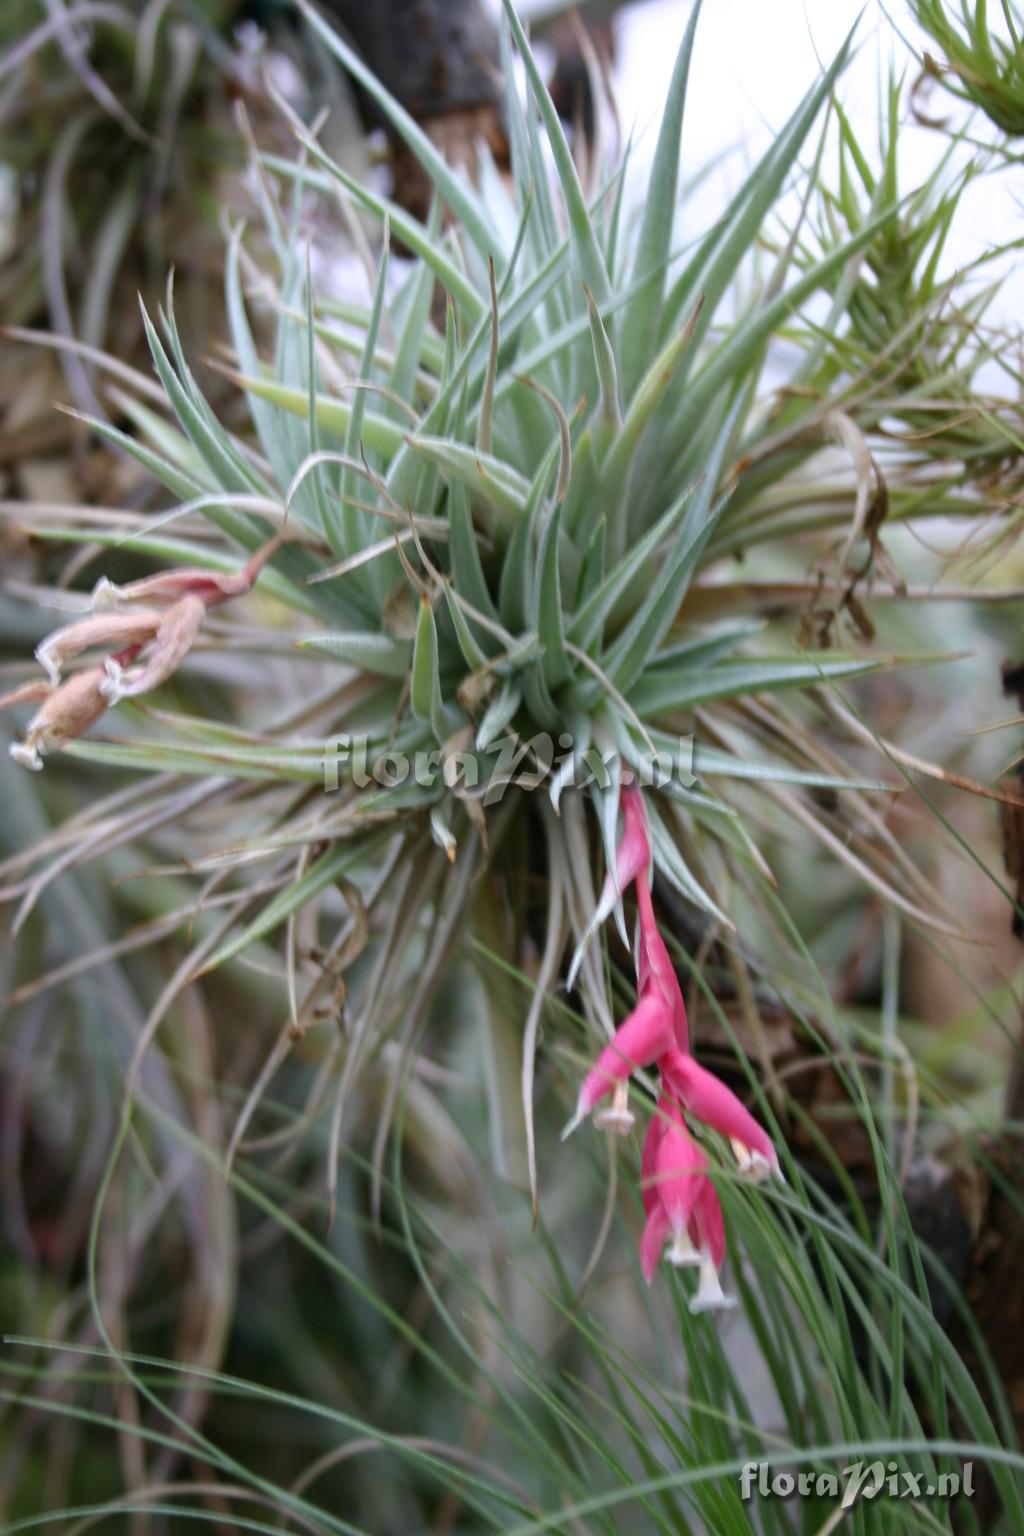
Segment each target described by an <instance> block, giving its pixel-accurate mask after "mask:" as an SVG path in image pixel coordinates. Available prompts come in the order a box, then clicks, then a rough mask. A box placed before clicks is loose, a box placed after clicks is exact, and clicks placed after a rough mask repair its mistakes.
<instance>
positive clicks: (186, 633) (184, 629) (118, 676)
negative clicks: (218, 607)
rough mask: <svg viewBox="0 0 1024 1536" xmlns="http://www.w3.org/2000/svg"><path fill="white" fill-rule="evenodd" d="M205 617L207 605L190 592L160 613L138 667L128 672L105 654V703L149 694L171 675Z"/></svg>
mask: <svg viewBox="0 0 1024 1536" xmlns="http://www.w3.org/2000/svg"><path fill="white" fill-rule="evenodd" d="M205 617H206V604H205V602H204V601H203V599H202V598H201V597H198V596H196V595H194V594H192V595H189V596H186V597H182V598H179V600H178V601H177V602H176V603H172V604H171V606H170V608H168V609H167V610H166V611H165V612H164V613H163V614H162V615H161V617H160V622H159V627H158V628H157V631H156V634H155V636H154V637H153V648H152V650H151V651H150V653H149V656H148V658H147V659H146V661H145V662H144V663H143V665H142V666H141V667H135V668H133V669H132V670H131V671H130V672H129V671H127V670H125V668H124V667H123V666H122V665H121V663H120V661H119V660H118V658H117V657H115V656H108V657H107V661H106V666H105V676H104V679H103V682H102V683H101V684H100V688H101V691H102V693H103V696H104V698H105V699H106V700H107V702H108V704H116V703H118V701H119V700H120V699H133V698H136V697H137V696H138V695H139V694H140V693H149V691H150V690H151V689H152V688H159V686H160V684H161V683H165V682H166V681H167V679H168V678H169V677H172V676H173V675H174V673H175V672H176V671H177V670H178V667H179V666H180V665H181V663H182V661H183V660H184V659H185V657H186V656H187V655H188V653H189V651H190V650H191V649H192V646H193V645H194V644H195V639H196V636H197V635H198V633H199V631H200V629H201V627H202V623H203V619H204V618H205Z"/></svg>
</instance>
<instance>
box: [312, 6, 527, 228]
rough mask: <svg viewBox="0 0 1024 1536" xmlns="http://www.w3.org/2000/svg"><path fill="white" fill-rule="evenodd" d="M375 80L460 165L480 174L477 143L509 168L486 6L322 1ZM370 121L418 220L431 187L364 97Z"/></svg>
mask: <svg viewBox="0 0 1024 1536" xmlns="http://www.w3.org/2000/svg"><path fill="white" fill-rule="evenodd" d="M323 3H324V5H325V9H326V10H327V11H329V12H330V13H331V15H332V16H333V17H334V18H335V19H336V20H337V21H338V22H340V24H341V25H342V27H344V29H345V30H346V31H347V32H348V34H349V36H350V37H351V40H352V42H353V43H354V44H355V46H356V48H357V49H358V50H359V52H360V54H361V55H362V57H363V58H364V59H365V61H366V63H367V64H368V65H369V67H370V68H371V69H372V70H373V72H374V74H375V75H376V76H377V78H378V79H379V80H380V81H381V83H382V84H383V85H385V86H386V87H387V89H388V90H389V91H390V92H391V94H392V95H393V96H394V97H395V98H396V100H397V101H399V102H400V103H401V104H402V106H403V107H405V109H406V111H408V112H409V113H410V114H411V115H412V116H413V117H414V118H415V119H416V121H417V122H418V123H419V124H420V125H421V127H423V128H424V129H425V130H426V132H427V133H428V134H429V135H430V137H431V139H432V140H433V141H434V143H435V144H436V145H437V147H438V148H439V149H440V150H441V151H442V153H443V154H444V156H445V158H446V159H447V160H448V161H449V162H450V163H452V164H453V165H457V166H462V167H464V168H465V169H466V170H467V171H468V172H469V174H470V176H475V174H476V170H477V144H478V143H479V142H480V140H483V141H484V143H486V144H487V146H488V148H489V150H490V152H491V154H492V155H493V157H494V159H495V161H496V163H497V164H498V166H499V167H501V168H502V169H504V168H506V167H507V165H508V153H509V151H508V139H507V136H506V133H505V126H504V121H503V117H502V105H501V104H502V96H503V88H502V79H501V62H500V52H501V51H500V44H499V37H498V29H497V25H496V23H495V21H494V18H493V17H492V16H491V15H490V13H489V12H488V11H487V10H486V9H485V7H484V5H483V3H482V0H372V3H367V0H323ZM357 95H358V97H359V102H360V109H361V111H362V113H363V117H364V120H365V121H366V122H367V123H368V124H370V125H375V126H376V125H380V126H383V127H384V128H385V129H386V130H387V132H388V143H389V149H390V157H391V168H392V173H393V176H394V181H395V200H396V201H397V202H399V203H400V204H401V205H402V206H403V207H404V208H407V209H408V210H409V211H410V212H411V213H414V214H416V216H417V217H418V218H421V219H422V218H423V217H424V216H425V215H426V213H427V210H428V208H429V206H430V200H431V197H432V194H433V188H432V184H431V182H430V180H429V178H428V177H427V176H426V174H425V172H424V171H423V169H422V167H421V166H420V164H419V162H418V161H417V160H416V158H415V156H414V155H413V154H412V153H411V152H410V151H409V149H408V148H407V147H406V145H405V143H404V142H403V141H402V140H401V139H400V138H399V137H398V135H396V134H395V133H394V132H392V130H391V128H390V125H389V124H388V123H387V122H386V121H385V120H384V118H383V117H382V115H381V113H380V111H379V109H378V108H377V106H376V104H375V103H374V102H372V101H371V100H370V99H369V98H368V97H367V96H366V94H365V92H358V93H357Z"/></svg>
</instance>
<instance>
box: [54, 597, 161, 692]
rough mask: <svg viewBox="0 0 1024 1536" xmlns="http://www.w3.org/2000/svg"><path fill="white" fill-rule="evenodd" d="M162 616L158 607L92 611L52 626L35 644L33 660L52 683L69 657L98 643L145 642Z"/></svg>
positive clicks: (109, 646)
mask: <svg viewBox="0 0 1024 1536" xmlns="http://www.w3.org/2000/svg"><path fill="white" fill-rule="evenodd" d="M161 618H162V615H161V613H160V610H159V609H158V608H135V609H133V610H132V612H131V613H109V612H108V613H95V614H92V615H90V617H89V618H87V619H79V620H77V622H76V623H74V624H65V625H64V627H63V629H55V630H54V631H53V633H52V634H51V635H47V637H46V639H45V640H43V641H42V642H41V643H40V644H39V645H37V646H36V660H37V661H38V662H39V665H40V666H41V667H42V668H43V670H44V671H45V672H46V674H47V676H48V677H49V679H50V681H51V683H53V684H54V686H56V685H57V683H59V682H60V674H61V668H62V667H63V665H64V663H65V662H66V661H68V660H69V659H70V658H71V657H72V656H78V655H80V654H81V653H82V651H88V650H91V649H92V647H93V646H98V645H101V646H103V647H104V649H106V650H110V649H114V650H118V651H120V650H123V649H124V647H125V646H128V645H144V644H145V642H146V641H147V640H152V638H153V636H154V635H155V634H156V632H157V629H158V627H159V625H160V620H161Z"/></svg>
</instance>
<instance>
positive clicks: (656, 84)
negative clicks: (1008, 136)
mask: <svg viewBox="0 0 1024 1536" xmlns="http://www.w3.org/2000/svg"><path fill="white" fill-rule="evenodd" d="M544 8H545V4H544V0H519V9H520V11H521V13H522V14H523V15H524V17H526V18H529V16H530V15H531V14H533V15H537V14H539V13H540V12H541V11H543V9H544ZM989 9H990V11H998V6H994V7H993V6H990V7H989ZM690 10H691V0H641V3H634V4H631V5H626V6H624V7H623V8H622V9H621V10H620V11H619V12H618V14H617V16H616V19H615V30H616V39H617V58H616V65H615V85H616V95H617V99H618V105H619V112H620V115H621V119H622V128H623V132H624V134H627V135H628V134H629V132H630V130H631V129H632V130H634V143H635V146H636V147H635V151H634V152H635V154H636V158H637V160H638V161H640V162H641V163H642V164H643V165H644V166H645V167H646V165H647V164H649V162H650V158H651V156H652V155H653V151H654V142H655V135H656V131H657V124H658V121H659V119H660V116H661V111H662V107H663V104H664V101H665V96H666V93H667V91H668V85H669V79H670V77H671V74H672V66H673V64H674V62H675V55H676V50H677V48H678V46H679V41H680V38H681V37H682V33H683V28H684V27H685V25H686V21H687V18H688V17H689V14H690ZM858 16H860V18H861V19H860V24H859V26H858V29H857V33H856V42H857V49H856V53H855V55H854V57H853V59H852V60H851V62H850V64H849V66H848V68H847V70H846V72H845V74H844V75H843V77H842V79H841V81H840V87H839V90H840V97H841V99H842V101H843V103H844V106H845V108H846V110H847V112H848V114H849V116H850V118H851V121H852V123H853V127H854V131H855V132H856V134H857V136H858V139H859V140H860V142H861V143H862V145H863V146H864V148H865V149H866V150H867V151H869V152H870V150H871V149H872V148H873V147H874V146H875V145H877V143H878V104H879V101H880V99H881V97H880V88H881V87H882V86H884V84H885V82H886V81H887V80H888V74H889V66H890V62H892V63H893V64H895V66H896V69H897V71H901V70H905V71H906V78H907V84H908V86H909V84H910V83H911V82H912V81H913V80H914V79H915V78H916V76H917V73H918V70H919V68H920V64H919V62H918V61H919V58H920V52H918V54H917V57H916V58H915V57H914V55H913V54H912V53H911V50H910V48H908V46H907V42H909V43H910V44H911V45H912V46H913V47H915V48H917V49H918V50H920V49H921V48H923V47H924V46H926V41H925V39H924V38H923V35H922V34H921V33H920V31H919V29H918V28H917V26H916V24H915V23H914V21H913V20H912V18H911V16H910V13H909V9H908V7H907V5H906V3H905V0H886V4H885V8H884V9H883V6H882V4H881V3H880V0H705V4H704V8H703V11H702V13H701V17H700V21H699V23H698V27H697V37H696V42H695V46H694V53H693V61H692V65H691V70H690V82H689V89H688V93H687V102H686V118H685V122H684V127H683V156H682V165H683V175H684V176H691V175H693V174H694V172H695V171H697V170H699V168H700V167H701V166H703V165H704V164H706V163H707V162H708V161H709V160H711V159H713V158H714V157H715V156H716V155H719V154H721V153H722V152H723V151H727V150H736V153H735V154H734V155H733V156H731V158H730V159H729V160H728V161H727V162H726V163H725V164H724V165H723V167H722V169H721V172H716V173H715V174H714V175H713V176H712V177H711V178H710V179H709V180H708V181H707V182H705V183H703V184H702V185H701V186H700V188H699V189H698V190H697V191H696V193H695V195H694V201H693V202H692V203H691V208H692V209H693V211H694V213H695V215H696V218H695V229H694V233H698V232H699V231H700V230H702V229H703V228H706V227H707V224H708V223H710V222H711V220H712V219H713V218H714V217H715V215H716V213H718V212H719V211H720V209H721V207H722V206H723V204H724V202H725V201H726V199H727V197H728V195H729V193H731V192H732V191H733V190H735V188H736V186H737V185H738V183H739V179H740V177H741V175H742V173H743V171H744V170H745V169H746V168H747V167H748V166H749V164H750V163H751V162H752V161H754V160H755V159H756V158H757V157H758V156H759V155H760V154H761V153H762V152H763V151H764V149H765V148H766V147H767V145H768V144H769V142H770V141H771V138H772V137H773V136H774V134H775V133H776V132H777V131H778V130H779V129H780V128H781V127H782V125H783V124H784V123H785V122H786V119H787V118H788V117H789V115H790V114H791V112H792V111H793V109H794V108H795V107H796V105H797V103H798V102H799V100H800V98H801V97H802V96H803V94H804V92H805V91H806V90H807V88H808V86H809V85H810V84H811V83H812V81H813V80H814V79H815V77H816V76H817V74H818V73H819V72H820V70H821V68H822V65H823V64H827V63H828V62H830V61H831V59H832V58H833V57H834V55H835V54H836V52H837V51H838V49H839V47H840V45H841V44H842V41H843V39H844V37H845V36H846V34H847V33H848V32H849V31H850V29H851V28H852V27H853V25H854V23H855V22H856V21H857V18H858ZM990 21H991V24H992V26H993V30H995V29H996V25H997V18H996V17H995V16H992V17H990ZM894 24H895V25H894ZM896 28H899V30H900V32H902V33H903V34H904V37H905V38H906V39H907V42H904V41H903V40H902V39H901V37H900V36H899V34H898V33H897V31H896ZM928 46H930V51H932V52H935V48H934V45H928ZM928 110H929V111H930V112H932V113H933V114H934V115H935V116H937V117H943V116H946V115H949V116H950V117H951V118H952V119H953V120H955V121H958V122H959V121H962V120H963V117H964V113H963V111H962V109H961V108H960V107H959V104H958V103H957V102H956V101H955V100H954V99H953V98H952V97H951V96H949V95H948V94H947V93H946V92H944V91H943V90H942V89H941V88H935V89H934V90H933V92H932V95H931V97H930V98H929V100H928ZM978 121H979V124H980V128H979V136H980V137H981V138H983V139H986V140H987V139H988V138H989V137H990V136H992V137H994V136H996V135H995V130H994V129H992V128H991V126H990V125H989V124H987V123H986V122H984V120H982V119H980V118H979V120H978ZM947 142H948V141H947V137H946V135H945V134H942V133H937V132H935V131H934V130H929V129H925V128H921V127H918V126H917V125H916V124H914V123H913V122H912V121H911V120H910V117H909V111H908V109H907V107H906V100H905V98H904V115H903V128H902V131H901V134H900V151H899V152H900V166H901V183H900V190H901V192H907V191H910V190H912V189H913V188H914V187H915V186H917V185H919V184H920V182H921V181H923V180H924V178H925V177H926V175H927V173H928V171H929V170H930V169H931V168H932V166H933V165H934V164H935V162H936V160H937V159H938V157H939V156H940V155H941V154H942V152H943V150H944V149H945V147H946V145H947ZM834 167H835V157H834V156H833V157H832V160H831V164H830V165H829V166H828V167H827V171H826V174H827V173H828V172H830V171H831V172H834ZM638 169H639V167H638ZM643 181H644V177H643V176H641V177H640V178H639V183H640V185H643ZM833 184H834V183H833ZM1015 186H1016V195H1015V194H1014V187H1015ZM1022 196H1024V193H1022V180H1021V177H1020V175H1019V174H1015V173H1014V172H1013V171H1011V172H1010V173H1008V174H1007V173H1003V174H999V173H992V174H988V175H986V176H985V177H984V178H980V179H979V180H978V181H977V182H976V183H975V184H973V185H972V186H971V187H969V188H968V190H967V192H966V193H965V195H964V197H963V200H962V204H961V207H960V209H959V210H958V215H957V218H956V220H955V223H954V228H953V230H952V232H951V235H950V239H949V242H948V244H947V248H946V249H947V256H946V261H945V264H944V269H945V270H947V271H948V270H952V269H953V268H954V267H955V266H957V265H959V264H963V263H966V262H968V261H970V260H971V259H973V258H975V257H977V256H978V255H980V254H981V253H982V251H983V250H985V249H987V248H989V247H990V246H992V245H995V244H998V243H1000V242H1002V241H1005V240H1007V239H1010V238H1013V237H1014V236H1022V235H1024V202H1022ZM1011 267H1012V268H1013V269H1014V270H1012V272H1011V273H1010V278H1009V282H1008V284H1007V287H1006V288H1005V289H1004V291H1003V293H1002V294H1001V296H1000V298H999V300H998V301H997V304H996V305H995V306H994V308H993V309H992V311H991V312H990V313H991V318H992V319H996V318H998V319H1000V320H1012V319H1014V318H1017V317H1019V316H1021V315H1022V314H1024V263H1022V262H1014V263H1011V262H1010V261H1007V262H1006V264H1005V269H1006V270H1007V271H1010V269H1011Z"/></svg>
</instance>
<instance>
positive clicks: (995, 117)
mask: <svg viewBox="0 0 1024 1536" xmlns="http://www.w3.org/2000/svg"><path fill="white" fill-rule="evenodd" d="M910 9H911V11H912V12H913V15H914V17H915V19H916V20H917V22H918V24H919V25H920V26H921V27H922V28H923V29H924V31H925V32H927V34H928V36H929V37H930V38H931V39H932V41H933V42H934V43H935V44H936V46H937V48H938V49H939V53H940V57H939V58H938V59H935V58H933V57H932V56H931V55H930V54H927V53H926V54H925V56H924V71H923V74H922V76H921V81H920V82H919V85H920V84H923V83H930V82H932V81H941V82H942V84H943V85H944V86H945V88H946V90H948V91H949V92H951V94H952V95H953V96H957V97H959V98H960V100H961V101H964V102H967V103H968V104H969V105H970V106H972V107H977V108H978V109H979V110H980V111H982V112H984V114H985V116H986V117H987V118H989V120H990V121H991V122H992V123H994V124H995V126H996V127H997V128H998V129H1000V130H1001V132H1003V133H1006V134H1011V135H1014V136H1015V135H1017V134H1020V133H1024V53H1022V46H1021V40H1022V36H1024V18H1022V17H1021V14H1020V12H1019V10H1018V9H1017V7H1016V6H1015V5H1014V4H1013V3H1012V0H999V4H998V5H993V7H992V20H991V21H990V19H989V7H988V0H978V3H977V4H975V5H969V4H968V3H967V0H961V3H960V6H959V15H957V7H956V6H954V5H945V4H943V0H911V6H910ZM924 115H925V114H924V113H922V116H924ZM926 120H927V118H926Z"/></svg>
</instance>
